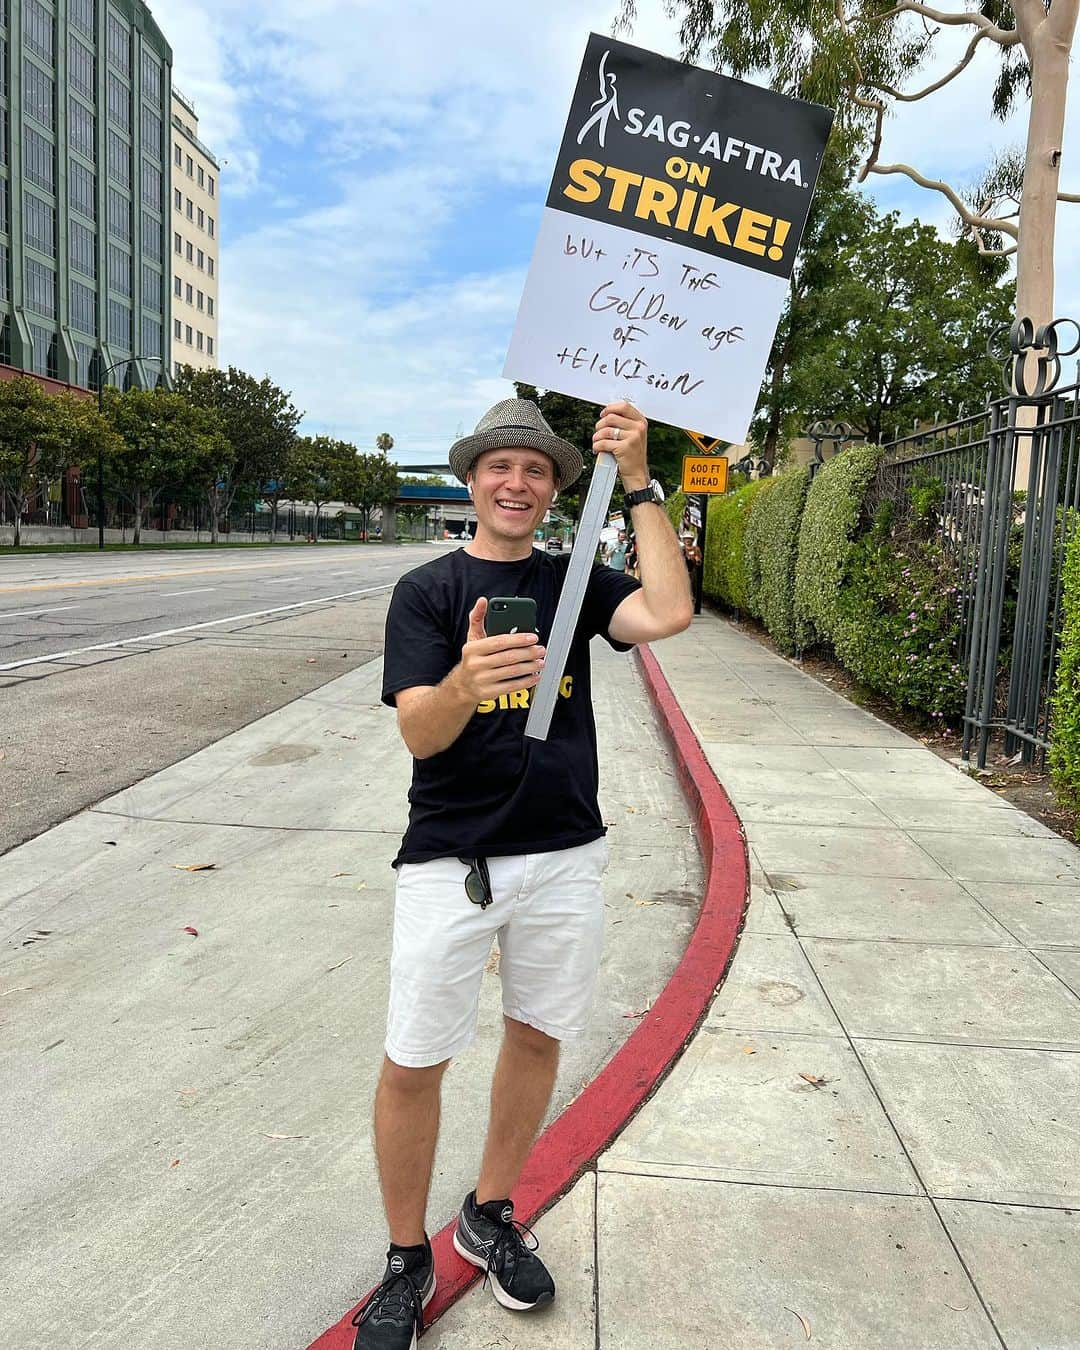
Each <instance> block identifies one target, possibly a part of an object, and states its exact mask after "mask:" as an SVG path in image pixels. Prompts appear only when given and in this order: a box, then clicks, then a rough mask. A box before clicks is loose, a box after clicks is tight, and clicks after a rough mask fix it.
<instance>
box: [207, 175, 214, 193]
mask: <svg viewBox="0 0 1080 1350" xmlns="http://www.w3.org/2000/svg"><path fill="white" fill-rule="evenodd" d="M206 187H207V191H208V192H209V193H210V196H211V197H212V196H213V195H214V175H213V174H210V175H208V177H207V179H206Z"/></svg>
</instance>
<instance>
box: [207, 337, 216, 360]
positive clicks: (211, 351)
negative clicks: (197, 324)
mask: <svg viewBox="0 0 1080 1350" xmlns="http://www.w3.org/2000/svg"><path fill="white" fill-rule="evenodd" d="M206 354H207V356H213V354H214V339H213V338H212V337H208V338H207V339H206Z"/></svg>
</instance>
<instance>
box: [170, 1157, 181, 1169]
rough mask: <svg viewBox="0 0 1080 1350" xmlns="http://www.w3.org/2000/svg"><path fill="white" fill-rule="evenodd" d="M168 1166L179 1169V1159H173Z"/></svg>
mask: <svg viewBox="0 0 1080 1350" xmlns="http://www.w3.org/2000/svg"><path fill="white" fill-rule="evenodd" d="M169 1166H170V1167H179V1166H180V1159H179V1158H174V1159H173V1160H172V1162H171V1163H170V1164H169Z"/></svg>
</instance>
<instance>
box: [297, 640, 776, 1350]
mask: <svg viewBox="0 0 1080 1350" xmlns="http://www.w3.org/2000/svg"><path fill="white" fill-rule="evenodd" d="M638 660H639V662H640V665H641V670H642V674H643V675H644V677H645V683H646V685H647V687H648V690H649V693H650V695H651V697H652V701H653V704H654V706H655V708H656V711H657V714H658V715H659V718H660V722H661V725H662V726H663V728H664V731H665V732H666V734H667V736H668V739H669V740H670V742H671V745H672V748H673V750H674V754H675V766H676V770H677V772H678V775H679V781H680V784H681V786H682V789H683V792H684V793H685V795H686V798H687V800H688V802H689V803H690V806H691V808H692V810H693V812H694V816H695V823H696V826H697V830H698V839H699V843H700V848H701V854H702V861H703V862H704V864H705V895H704V898H703V900H702V903H701V911H700V913H699V914H698V921H697V924H696V926H695V928H694V932H693V934H692V936H691V938H690V941H689V943H688V944H687V948H686V951H685V952H684V953H683V956H682V960H681V961H680V962H679V964H678V966H676V968H675V970H674V972H673V973H672V976H671V978H670V979H669V980H668V982H667V984H666V985H665V986H664V990H663V993H661V995H660V996H659V998H658V999H657V1000H656V1002H655V1003H654V1004H653V1006H652V1008H651V1010H650V1011H649V1012H648V1013H647V1014H646V1015H645V1016H644V1017H643V1018H642V1019H641V1022H640V1023H639V1025H638V1027H637V1029H636V1030H635V1031H634V1032H633V1034H632V1035H631V1036H630V1037H629V1038H628V1039H627V1040H626V1042H625V1043H624V1044H623V1045H622V1046H621V1047H620V1049H619V1050H618V1051H617V1052H616V1053H615V1055H614V1056H613V1057H612V1058H611V1060H609V1061H608V1063H607V1064H606V1065H605V1067H604V1068H603V1069H602V1070H601V1072H600V1074H599V1075H598V1076H597V1077H596V1078H595V1079H594V1080H593V1081H592V1082H591V1083H590V1084H589V1086H588V1087H587V1088H586V1089H585V1090H584V1091H583V1092H582V1093H581V1095H580V1096H579V1097H576V1098H575V1099H574V1101H573V1102H571V1103H570V1105H569V1106H568V1107H567V1108H566V1110H565V1111H563V1113H562V1114H561V1115H560V1116H559V1118H558V1119H557V1120H555V1121H553V1122H552V1123H551V1124H550V1125H549V1126H548V1128H547V1129H546V1130H545V1131H544V1133H543V1134H542V1135H541V1136H540V1138H539V1139H538V1140H537V1141H536V1144H535V1146H534V1147H533V1151H532V1153H531V1154H530V1155H529V1160H528V1162H527V1163H526V1164H525V1171H524V1172H523V1173H522V1176H521V1181H520V1182H519V1183H518V1186H517V1188H516V1190H515V1191H514V1196H513V1199H514V1210H515V1215H516V1217H517V1218H518V1219H520V1220H521V1221H522V1222H523V1223H527V1224H531V1223H533V1222H535V1220H536V1219H537V1218H538V1217H539V1215H541V1214H542V1213H543V1212H544V1211H545V1210H546V1209H549V1208H550V1207H551V1206H552V1205H553V1204H554V1203H555V1201H556V1200H558V1199H559V1198H560V1197H561V1196H562V1195H564V1194H565V1193H566V1192H567V1191H568V1190H569V1189H570V1187H571V1186H572V1185H573V1184H574V1182H575V1181H576V1180H577V1179H578V1177H579V1176H580V1175H581V1174H582V1173H583V1172H584V1171H585V1170H586V1168H587V1167H588V1166H589V1164H590V1163H591V1162H593V1161H594V1160H595V1158H596V1157H597V1156H598V1155H599V1154H600V1153H601V1152H602V1151H603V1150H604V1149H605V1148H606V1147H607V1146H608V1144H610V1142H611V1141H612V1139H613V1138H614V1137H615V1135H617V1134H618V1133H619V1131H620V1130H621V1129H623V1127H624V1126H625V1125H626V1123H627V1121H628V1120H629V1119H630V1117H631V1116H632V1115H634V1113H635V1112H636V1111H637V1110H638V1109H639V1108H640V1107H641V1106H642V1104H643V1103H644V1102H645V1101H646V1100H647V1099H648V1098H649V1097H650V1096H651V1095H652V1093H653V1092H654V1091H655V1089H656V1088H657V1086H658V1085H659V1082H660V1080H661V1078H662V1077H663V1076H664V1074H665V1073H666V1072H667V1070H668V1069H669V1068H670V1067H671V1066H672V1064H673V1063H674V1062H675V1060H676V1058H677V1057H678V1055H679V1052H680V1051H681V1050H682V1049H683V1047H684V1046H685V1044H686V1042H687V1041H688V1040H689V1039H690V1037H691V1036H692V1035H693V1033H694V1031H695V1029H696V1028H697V1026H698V1023H699V1022H700V1021H701V1019H702V1017H703V1016H704V1015H705V1010H706V1009H707V1007H708V1005H709V1001H710V1000H711V998H712V996H713V994H714V992H715V991H716V987H717V985H718V984H719V983H720V981H721V978H722V977H723V974H724V971H725V969H726V967H727V964H728V962H729V961H730V959H731V956H732V954H733V952H734V950H735V941H736V938H737V937H738V932H739V925H740V923H741V921H742V915H743V909H744V907H745V904H746V897H747V893H748V891H749V879H750V873H749V861H748V856H747V851H746V843H745V841H744V839H743V833H742V826H741V825H740V823H739V818H738V816H737V815H736V814H735V808H734V807H733V806H732V805H731V802H730V801H729V800H728V797H727V794H726V793H725V792H724V790H723V788H722V787H721V786H720V784H719V783H718V782H717V780H716V775H715V774H714V773H713V771H712V768H711V767H710V765H709V761H708V760H707V759H706V758H705V754H704V752H703V751H702V749H701V746H700V745H699V744H698V740H697V737H696V736H695V735H694V733H693V731H692V730H691V728H690V724H689V722H688V721H687V720H686V717H685V716H684V714H683V711H682V709H681V708H680V707H679V705H678V703H677V702H676V700H675V695H674V694H673V693H672V691H671V686H670V685H669V684H668V682H667V680H666V679H665V678H664V674H663V672H662V671H661V669H660V665H659V663H658V662H657V660H656V657H655V656H653V654H652V652H651V651H650V650H649V648H648V647H640V648H639V649H638ZM455 1223H456V1219H455V1220H453V1221H451V1222H450V1223H448V1224H447V1225H446V1227H445V1228H443V1229H442V1230H441V1231H440V1232H439V1233H437V1234H436V1235H435V1237H433V1238H432V1240H431V1245H432V1248H433V1249H434V1253H435V1265H436V1269H437V1270H438V1272H439V1287H438V1292H437V1293H436V1295H435V1298H434V1299H433V1301H432V1303H431V1305H430V1306H429V1308H428V1310H427V1314H426V1316H425V1323H426V1324H428V1325H430V1324H431V1323H432V1322H434V1321H435V1319H436V1318H437V1317H439V1316H441V1314H442V1313H444V1312H445V1311H446V1310H447V1308H449V1307H450V1306H451V1305H452V1304H454V1303H456V1302H457V1300H458V1299H459V1298H460V1297H461V1295H462V1294H463V1293H465V1291H466V1290H467V1289H468V1288H469V1287H470V1286H471V1285H472V1284H474V1283H475V1282H476V1280H477V1279H478V1278H479V1271H477V1270H476V1268H475V1267H474V1266H471V1265H469V1264H468V1263H467V1262H466V1261H463V1260H462V1259H461V1257H460V1256H458V1254H457V1252H456V1251H455V1250H454V1248H453V1245H452V1241H451V1238H452V1235H453V1231H454V1225H455ZM365 1297H366V1296H365ZM361 1301H362V1300H361ZM357 1306H359V1305H357ZM354 1312H355V1309H350V1310H349V1311H348V1312H347V1313H346V1314H345V1316H344V1317H343V1318H342V1319H341V1321H340V1322H338V1323H336V1324H335V1325H334V1326H332V1327H331V1328H330V1329H329V1330H328V1331H324V1332H323V1334H322V1335H321V1336H320V1337H319V1338H318V1340H316V1341H313V1342H312V1344H311V1345H310V1346H309V1347H308V1350H352V1341H353V1335H354V1332H353V1328H352V1316H353V1313H354Z"/></svg>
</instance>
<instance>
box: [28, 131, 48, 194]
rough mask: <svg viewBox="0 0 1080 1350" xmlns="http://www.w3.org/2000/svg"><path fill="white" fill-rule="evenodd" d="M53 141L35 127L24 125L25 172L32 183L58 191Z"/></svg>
mask: <svg viewBox="0 0 1080 1350" xmlns="http://www.w3.org/2000/svg"><path fill="white" fill-rule="evenodd" d="M53 154H54V151H53V143H52V141H50V140H48V139H47V138H46V137H45V136H42V134H41V133H40V132H39V131H35V130H34V128H33V127H31V126H27V125H24V126H23V172H24V173H25V174H26V177H27V178H28V180H29V181H30V182H31V183H36V184H37V185H38V187H43V188H45V189H46V190H47V191H49V192H55V191H56V170H55V165H54V160H53Z"/></svg>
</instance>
